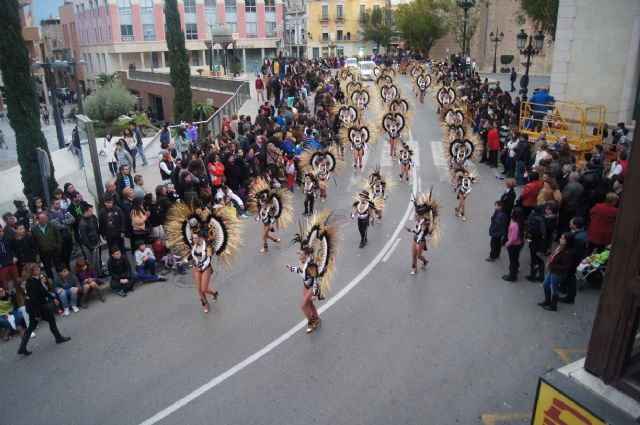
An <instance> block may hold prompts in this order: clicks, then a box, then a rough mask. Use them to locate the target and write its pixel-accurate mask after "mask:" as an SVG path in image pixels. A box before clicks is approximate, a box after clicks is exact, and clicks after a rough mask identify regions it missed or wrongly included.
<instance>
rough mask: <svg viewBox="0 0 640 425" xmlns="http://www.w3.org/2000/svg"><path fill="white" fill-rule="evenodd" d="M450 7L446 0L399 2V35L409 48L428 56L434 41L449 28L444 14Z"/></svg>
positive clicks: (397, 17)
mask: <svg viewBox="0 0 640 425" xmlns="http://www.w3.org/2000/svg"><path fill="white" fill-rule="evenodd" d="M450 9H451V3H450V2H449V1H448V0H413V1H412V2H411V3H407V4H401V5H400V6H399V7H398V9H397V10H396V25H397V26H398V30H399V31H400V36H401V37H402V38H403V39H404V40H405V41H406V42H407V44H408V45H409V47H410V48H411V49H413V50H414V51H416V52H424V53H425V54H426V55H427V56H428V55H429V51H430V50H431V48H432V47H433V45H434V44H435V43H436V41H438V40H439V39H441V38H442V37H444V36H445V35H446V34H447V31H448V30H449V25H448V20H447V18H446V16H447V13H448V12H449V11H450Z"/></svg>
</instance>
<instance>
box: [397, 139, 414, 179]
mask: <svg viewBox="0 0 640 425" xmlns="http://www.w3.org/2000/svg"><path fill="white" fill-rule="evenodd" d="M398 163H399V164H400V181H402V180H405V181H406V182H407V184H409V171H411V166H412V165H413V151H412V150H411V148H410V147H409V145H408V144H406V143H403V144H402V149H400V157H399V158H398Z"/></svg>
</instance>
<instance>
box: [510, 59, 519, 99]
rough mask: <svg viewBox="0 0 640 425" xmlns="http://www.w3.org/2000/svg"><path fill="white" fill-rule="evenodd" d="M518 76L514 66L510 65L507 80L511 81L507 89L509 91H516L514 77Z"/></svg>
mask: <svg viewBox="0 0 640 425" xmlns="http://www.w3.org/2000/svg"><path fill="white" fill-rule="evenodd" d="M517 78H518V73H517V72H516V69H515V67H513V66H512V67H511V75H510V76H509V81H511V89H510V90H509V91H510V92H512V93H513V92H514V91H516V86H515V83H516V79H517Z"/></svg>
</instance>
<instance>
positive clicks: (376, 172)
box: [362, 164, 394, 224]
mask: <svg viewBox="0 0 640 425" xmlns="http://www.w3.org/2000/svg"><path fill="white" fill-rule="evenodd" d="M393 185H394V183H393V181H392V180H391V179H390V178H389V176H387V175H386V174H385V173H383V172H382V170H381V168H380V164H376V166H375V167H373V171H372V172H371V174H369V178H368V179H367V180H364V181H363V182H362V189H363V190H368V191H370V193H371V197H372V198H373V200H374V202H375V201H376V200H382V201H384V202H386V200H387V190H389V189H390V188H391V187H393ZM377 217H378V224H380V223H382V210H381V209H379V210H377Z"/></svg>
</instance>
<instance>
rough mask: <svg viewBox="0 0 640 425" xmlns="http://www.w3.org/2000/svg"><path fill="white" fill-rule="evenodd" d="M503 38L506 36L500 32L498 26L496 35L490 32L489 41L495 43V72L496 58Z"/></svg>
mask: <svg viewBox="0 0 640 425" xmlns="http://www.w3.org/2000/svg"><path fill="white" fill-rule="evenodd" d="M503 38H504V33H503V32H501V33H500V34H498V28H496V34H495V35H494V34H493V32H492V33H491V34H489V41H491V42H492V43H494V48H493V73H494V74H495V73H496V58H497V57H498V43H500V42H501V41H502V39H503Z"/></svg>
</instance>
